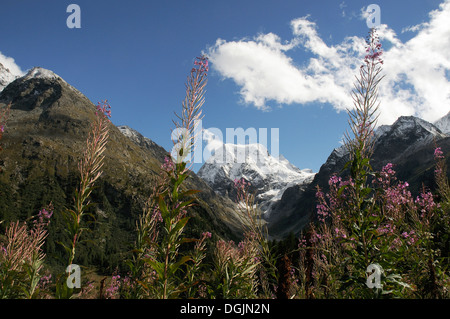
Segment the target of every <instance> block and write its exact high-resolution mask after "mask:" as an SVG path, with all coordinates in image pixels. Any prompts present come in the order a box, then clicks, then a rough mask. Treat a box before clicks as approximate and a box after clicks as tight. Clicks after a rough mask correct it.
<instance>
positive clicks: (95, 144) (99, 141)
mask: <svg viewBox="0 0 450 319" xmlns="http://www.w3.org/2000/svg"><path fill="white" fill-rule="evenodd" d="M95 115H96V117H95V120H94V122H93V123H92V125H91V131H90V133H89V136H88V138H87V140H86V148H85V151H84V154H83V157H82V159H81V160H80V162H79V163H78V171H79V173H80V176H81V181H80V184H79V187H78V188H77V189H76V191H75V197H74V205H73V208H71V209H67V210H66V211H65V212H64V219H65V221H66V229H65V230H66V232H67V234H68V235H69V238H70V243H69V244H68V245H67V244H64V243H61V245H62V246H63V247H64V248H65V250H66V252H67V254H68V259H67V265H68V267H71V265H72V264H73V261H74V259H75V254H76V248H77V245H78V243H79V242H80V238H81V235H82V233H83V232H84V231H86V230H87V229H88V228H86V227H85V225H84V223H85V222H86V220H85V219H86V216H89V217H91V219H93V220H94V219H95V216H93V215H92V214H91V213H89V211H88V209H89V208H90V207H91V206H92V205H93V203H91V200H90V196H91V194H92V191H93V190H94V188H95V183H96V181H97V180H98V179H99V178H100V176H101V175H102V173H103V170H102V168H103V165H104V158H105V155H104V152H105V150H106V144H107V143H108V138H109V124H110V121H109V119H108V117H111V107H110V105H109V104H108V102H107V101H104V102H102V103H98V105H97V111H96V112H95ZM69 270H70V268H69ZM69 273H70V272H69ZM65 278H66V276H62V277H61V278H60V280H61V281H60V282H59V283H58V285H57V295H58V297H60V298H67V297H70V296H71V295H72V293H73V290H72V289H70V288H68V287H67V286H66V281H65Z"/></svg>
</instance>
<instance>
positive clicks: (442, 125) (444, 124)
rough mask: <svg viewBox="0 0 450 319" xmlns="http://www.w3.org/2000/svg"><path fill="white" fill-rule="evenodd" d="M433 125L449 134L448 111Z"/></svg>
mask: <svg viewBox="0 0 450 319" xmlns="http://www.w3.org/2000/svg"><path fill="white" fill-rule="evenodd" d="M434 125H435V126H436V127H437V128H438V129H440V130H441V132H443V133H446V134H449V135H450V112H448V113H447V115H445V116H444V117H442V118H440V119H439V120H437V121H436V122H434Z"/></svg>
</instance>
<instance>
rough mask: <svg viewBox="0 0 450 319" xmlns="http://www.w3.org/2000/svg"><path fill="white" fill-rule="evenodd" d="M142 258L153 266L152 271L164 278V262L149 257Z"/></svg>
mask: <svg viewBox="0 0 450 319" xmlns="http://www.w3.org/2000/svg"><path fill="white" fill-rule="evenodd" d="M144 260H145V262H146V263H148V264H149V265H150V267H152V268H153V270H154V271H156V273H157V274H158V276H159V278H164V263H162V262H159V261H156V260H153V259H149V258H146V259H144Z"/></svg>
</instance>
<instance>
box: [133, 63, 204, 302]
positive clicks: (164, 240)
mask: <svg viewBox="0 0 450 319" xmlns="http://www.w3.org/2000/svg"><path fill="white" fill-rule="evenodd" d="M194 65H195V66H194V67H193V68H192V69H191V72H190V74H189V76H188V78H187V81H186V96H185V99H184V101H183V102H182V112H181V115H176V116H177V118H178V119H179V120H180V122H175V121H174V124H175V127H176V130H177V131H176V132H175V133H177V132H178V133H179V132H182V134H178V135H177V134H172V136H173V137H174V136H175V137H174V141H173V142H174V149H175V154H172V156H173V157H171V158H166V160H165V163H164V164H163V165H162V167H161V171H162V172H161V176H160V178H159V180H158V181H157V183H156V187H155V188H154V191H153V194H152V196H151V198H150V200H149V202H148V205H147V208H146V210H145V211H144V214H143V216H142V217H141V219H140V221H139V224H138V231H137V232H138V238H137V242H136V246H137V247H136V249H135V250H134V255H133V259H132V260H130V261H129V262H128V265H129V266H130V270H131V271H130V273H131V281H132V287H133V288H132V289H131V293H130V294H129V295H130V296H133V297H135V298H148V297H150V298H163V299H166V298H177V297H179V296H180V295H181V294H182V293H185V292H186V291H187V294H188V295H190V296H193V295H195V291H194V289H193V286H194V285H196V284H197V283H196V282H194V278H195V272H196V271H198V270H199V269H200V263H201V261H202V259H203V256H202V251H203V250H204V246H203V245H202V242H204V241H205V240H206V237H207V236H206V235H204V236H203V237H202V238H201V239H197V240H196V239H187V238H183V237H182V235H183V232H184V229H185V227H186V224H187V223H188V221H189V219H190V217H189V216H187V208H188V207H190V206H192V205H193V202H194V199H195V198H193V195H194V194H196V193H197V192H198V191H197V190H187V191H185V190H183V189H182V184H183V182H184V181H185V180H186V179H187V178H188V177H189V174H190V170H189V168H188V167H187V160H188V155H189V154H191V153H192V152H193V151H194V150H193V147H192V146H193V145H194V139H195V135H194V123H195V122H196V121H198V120H199V119H200V118H201V113H202V109H201V108H202V106H203V104H204V93H205V90H204V89H205V86H206V83H207V72H208V59H207V58H206V57H204V56H202V57H198V58H197V59H196V61H195V62H194ZM195 241H197V243H198V245H196V247H195V249H194V252H193V255H192V256H191V255H183V256H181V254H180V253H179V248H180V245H182V244H184V243H189V242H195ZM188 263H189V264H188ZM183 267H184V268H186V267H187V268H188V270H189V271H191V272H194V273H189V272H185V273H187V274H188V276H187V278H186V277H182V276H179V274H180V273H181V270H182V268H183ZM150 273H151V274H153V276H149V274H150ZM193 275H194V277H193Z"/></svg>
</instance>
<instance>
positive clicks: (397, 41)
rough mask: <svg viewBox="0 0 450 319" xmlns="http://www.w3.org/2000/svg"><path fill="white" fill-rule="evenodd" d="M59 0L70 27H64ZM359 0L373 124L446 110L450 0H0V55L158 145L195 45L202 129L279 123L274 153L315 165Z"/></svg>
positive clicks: (347, 83) (330, 132)
mask: <svg viewBox="0 0 450 319" xmlns="http://www.w3.org/2000/svg"><path fill="white" fill-rule="evenodd" d="M71 3H75V4H78V5H79V6H80V8H81V28H79V29H69V28H68V27H67V26H66V19H67V17H68V16H69V15H70V13H67V12H66V8H67V6H68V5H69V4H71ZM371 3H376V4H378V5H379V6H380V8H381V24H382V25H381V27H380V36H381V39H382V44H383V46H384V48H385V51H386V52H385V55H384V57H385V73H386V78H385V86H383V87H382V88H380V95H381V102H382V105H383V106H384V108H382V110H381V111H382V116H380V119H381V122H382V123H381V124H391V123H392V122H393V121H394V120H395V119H396V118H397V117H398V116H399V115H417V116H420V117H422V118H424V119H426V120H429V121H434V120H437V119H438V118H439V117H441V116H443V115H445V114H446V113H447V112H448V111H449V109H450V103H449V102H450V85H449V83H450V81H449V78H450V76H449V75H450V72H449V70H450V53H449V52H450V50H449V49H450V24H449V23H448V21H449V19H448V18H449V16H450V1H438V0H420V1H419V0H415V1H400V0H398V1H381V0H370V1H361V0H359V1H356V0H344V1H340V0H337V1H336V0H320V1H309V0H308V1H307V0H295V1H264V0H257V1H246V0H239V1H234V0H231V1H230V0H227V1H153V0H152V1H136V0H130V1H111V0H110V1H98V0H95V1H92V0H91V1H83V0H72V1H61V0H48V1H35V0H33V1H31V0H14V1H13V0H11V1H7V0H1V5H0V7H1V10H0V30H2V32H1V33H2V35H1V38H0V39H1V40H0V52H1V54H0V62H2V61H4V62H5V61H7V62H8V63H9V64H14V63H15V65H17V66H18V67H20V69H21V70H22V71H23V72H26V71H27V70H28V69H30V68H32V67H34V66H41V67H44V68H47V69H50V70H52V71H54V72H55V73H56V74H58V75H60V76H61V77H62V78H63V79H65V80H66V81H67V82H68V83H69V84H71V85H73V86H74V87H76V88H77V89H78V90H80V91H81V92H82V93H83V94H85V95H86V96H87V97H88V98H89V99H90V100H91V101H92V102H93V103H97V102H98V101H100V100H103V99H108V100H109V102H110V104H111V106H112V115H113V116H112V121H113V123H114V124H116V125H128V126H130V127H132V128H134V129H136V130H138V131H140V132H141V133H142V134H143V135H145V136H147V137H149V138H151V139H152V140H154V141H155V142H156V143H158V144H160V145H161V146H163V147H165V148H166V149H167V150H170V148H171V147H172V142H171V140H170V132H171V129H172V128H173V124H172V120H173V119H175V116H174V112H179V111H180V110H181V101H182V100H183V98H184V83H185V81H186V77H187V75H188V73H189V70H190V69H191V67H192V63H193V61H194V58H195V57H196V56H198V55H200V54H201V53H202V52H204V53H207V54H208V55H210V57H211V58H210V61H211V68H210V72H209V81H208V86H207V92H206V102H205V106H204V109H203V112H204V115H205V116H204V118H203V127H204V128H210V127H216V128H219V129H221V130H222V131H223V132H225V129H226V128H238V127H243V128H244V129H246V128H249V127H253V128H256V129H258V128H268V131H269V132H270V128H279V152H280V153H281V154H283V155H284V156H285V157H286V158H287V159H288V160H289V161H291V162H292V163H293V164H294V165H296V166H297V167H299V168H311V169H313V170H314V171H318V170H319V168H320V165H321V164H323V163H324V162H325V160H326V158H327V157H328V155H329V154H330V152H331V151H332V150H333V148H335V147H338V146H339V145H340V144H339V141H340V140H341V138H342V136H343V134H344V132H345V130H346V129H347V114H346V112H345V107H351V106H352V105H351V101H350V100H349V99H348V98H349V93H350V90H351V83H352V82H353V79H354V75H355V74H356V71H357V68H358V67H357V65H358V63H359V61H361V59H360V57H361V54H362V53H361V50H363V49H364V48H363V47H362V45H361V43H362V42H361V41H362V40H363V39H364V37H365V36H366V35H367V32H368V31H369V29H368V27H367V25H366V21H365V19H364V17H363V15H362V12H363V11H364V9H365V8H366V7H367V6H368V5H369V4H371ZM6 57H10V58H13V59H14V62H12V60H11V59H7V58H6ZM2 59H3V60H2ZM8 63H6V64H8ZM352 65H353V66H352ZM306 76H308V77H309V78H310V79H312V80H313V81H312V82H308V81H306V82H304V81H303V82H302V79H304V78H305V77H306ZM297 82H298V83H297ZM285 83H287V84H285ZM311 83H312V85H310V84H311ZM286 87H289V89H286ZM268 139H269V140H270V136H269V137H268ZM269 150H270V148H269ZM199 166H200V165H195V166H194V170H197V169H198V168H199Z"/></svg>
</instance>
